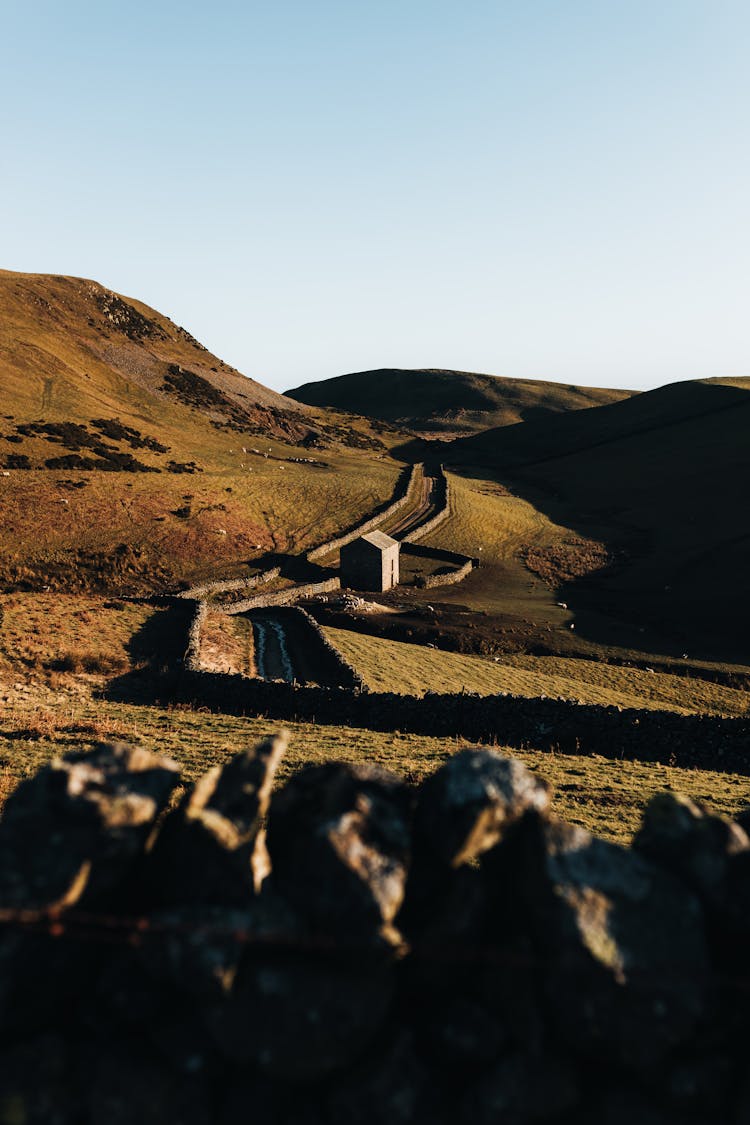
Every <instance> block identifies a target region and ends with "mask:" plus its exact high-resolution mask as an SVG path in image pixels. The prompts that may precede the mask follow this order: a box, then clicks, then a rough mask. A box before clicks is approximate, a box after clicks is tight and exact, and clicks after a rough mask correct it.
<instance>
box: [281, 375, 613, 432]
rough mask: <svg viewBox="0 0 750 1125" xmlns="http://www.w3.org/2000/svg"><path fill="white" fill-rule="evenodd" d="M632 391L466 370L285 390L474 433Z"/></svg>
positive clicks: (417, 425) (305, 398)
mask: <svg viewBox="0 0 750 1125" xmlns="http://www.w3.org/2000/svg"><path fill="white" fill-rule="evenodd" d="M632 393H633V392H632V391H619V390H612V389H606V388H600V387H577V386H568V385H565V384H562V383H546V382H543V381H541V380H537V379H506V378H502V377H501V376H499V375H477V374H475V373H473V372H470V371H440V370H431V369H419V370H413V371H410V370H405V369H401V368H382V369H381V370H378V371H358V372H356V373H354V374H351V375H340V376H338V378H335V379H322V380H320V382H317V383H304V384H303V385H302V386H301V387H295V388H294V389H293V390H290V391H287V392H286V395H287V397H288V398H290V399H292V400H293V401H295V402H300V403H306V404H308V405H310V406H325V407H330V408H332V409H334V410H345V411H350V412H352V413H355V414H363V415H365V417H367V418H380V419H383V420H385V421H387V422H392V423H395V424H398V425H402V426H405V427H407V428H408V429H412V430H418V431H420V432H432V433H436V434H438V433H445V434H455V433H474V432H478V431H480V430H486V429H488V428H490V427H493V426H509V425H512V424H513V423H515V422H522V421H527V420H529V419H532V418H539V417H544V416H547V415H557V414H560V413H562V412H565V411H568V410H581V409H583V408H584V407H589V406H600V405H602V404H604V403H609V402H617V401H619V400H620V399H624V398H627V397H628V396H629V395H631V394H632Z"/></svg>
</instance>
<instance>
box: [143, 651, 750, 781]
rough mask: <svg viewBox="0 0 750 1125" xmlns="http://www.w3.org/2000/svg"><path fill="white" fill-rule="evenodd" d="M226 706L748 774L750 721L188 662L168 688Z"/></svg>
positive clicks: (187, 698)
mask: <svg viewBox="0 0 750 1125" xmlns="http://www.w3.org/2000/svg"><path fill="white" fill-rule="evenodd" d="M170 690H171V691H172V692H173V693H174V694H175V695H176V697H177V698H179V699H180V700H181V701H183V702H188V703H195V704H197V705H207V706H209V707H213V708H215V709H217V710H220V711H227V712H230V713H239V714H247V715H266V716H268V717H269V718H273V719H281V720H283V719H287V720H290V721H291V720H295V719H297V720H300V721H305V722H320V723H331V724H334V725H336V726H351V727H365V728H368V729H371V730H384V731H392V730H398V731H401V732H404V733H411V734H424V735H431V736H436V737H443V736H446V737H455V736H460V737H464V738H470V739H473V740H476V741H479V742H490V743H495V744H499V745H501V746H508V747H516V748H518V749H523V748H524V747H533V748H534V749H537V750H544V751H554V752H559V753H569V754H600V755H602V756H603V757H607V758H612V757H616V758H627V759H635V760H640V761H644V762H662V763H664V764H667V765H676V766H681V767H690V768H693V767H695V768H703V769H712V770H717V769H718V770H727V771H730V772H733V773H739V774H744V775H750V720H748V719H746V718H721V717H719V716H715V715H680V714H676V713H673V712H670V711H651V710H639V709H637V708H632V709H631V708H628V709H625V708H620V707H604V706H600V705H597V704H588V703H575V702H572V701H570V700H566V699H551V698H544V697H541V698H534V699H526V698H522V697H520V696H514V695H509V694H507V695H490V696H482V695H477V694H475V693H473V692H460V693H446V694H438V693H433V692H429V693H428V694H427V695H425V696H423V697H421V698H419V697H416V696H411V695H396V694H393V693H387V692H357V691H351V690H349V689H346V688H318V687H310V686H307V687H306V686H303V685H299V684H286V683H279V682H269V681H265V680H257V679H250V678H248V677H246V676H240V675H225V674H223V673H210V672H200V673H191V672H190V671H189V670H187V669H186V670H185V671H184V672H183V674H182V675H179V676H178V677H177V678H176V679H175V680H174V681H173V682H172V683H171V685H165V687H164V691H165V692H168V691H170Z"/></svg>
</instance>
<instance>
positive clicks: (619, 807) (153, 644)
mask: <svg viewBox="0 0 750 1125" xmlns="http://www.w3.org/2000/svg"><path fill="white" fill-rule="evenodd" d="M0 610H2V621H1V623H0V798H2V797H3V796H7V794H8V793H9V792H11V791H12V788H13V786H14V785H15V784H16V783H17V782H18V780H19V779H21V778H23V777H28V776H29V775H31V774H32V773H34V771H35V770H37V769H38V768H39V767H40V766H41V765H42V764H43V763H44V762H46V761H48V760H49V759H50V758H51V757H52V756H54V755H55V754H61V753H65V752H66V751H68V750H73V749H76V748H78V747H91V746H93V745H95V744H96V743H97V742H99V741H102V740H107V739H120V740H125V741H129V742H136V743H138V744H139V745H142V746H145V747H147V748H149V749H151V750H154V751H158V752H160V753H165V754H168V755H170V756H172V757H174V758H175V759H176V760H177V761H178V762H180V763H181V765H182V766H183V768H184V771H185V777H186V778H187V779H191V778H195V777H196V776H198V775H199V774H200V773H202V772H203V771H205V770H207V769H209V768H210V767H211V766H212V765H214V764H215V763H216V762H219V761H223V760H226V759H227V758H228V757H230V756H231V755H232V754H234V753H237V751H239V750H241V749H242V748H243V747H244V746H247V745H248V744H249V743H251V742H252V741H254V740H255V739H257V738H259V737H261V736H262V735H263V734H265V733H267V732H268V731H269V730H271V729H274V728H275V726H276V725H277V724H273V723H272V724H269V721H268V720H267V719H263V718H241V717H236V716H229V715H221V714H212V713H210V712H208V711H206V710H193V709H191V708H188V707H183V706H179V707H175V706H171V705H168V704H167V705H159V704H157V703H154V702H153V700H152V699H147V698H146V696H144V701H143V702H140V703H139V702H135V701H122V702H121V701H117V700H114V699H107V698H103V697H102V693H103V692H106V691H107V688H108V685H109V684H110V683H111V680H112V677H113V676H114V677H118V676H119V675H121V674H122V673H127V672H128V671H129V670H130V671H132V670H133V669H135V668H141V669H144V668H147V667H148V666H149V665H150V663H152V662H153V661H154V659H155V658H157V657H158V653H159V652H160V651H162V650H163V646H164V639H165V633H166V632H167V631H168V629H169V618H168V613H169V611H168V610H162V609H158V608H156V607H154V606H146V605H135V604H132V603H129V602H126V601H117V600H113V599H105V598H101V597H97V596H96V595H86V596H83V595H79V596H73V595H71V596H68V597H62V596H60V595H53V594H13V595H5V596H1V597H0ZM340 632H341V631H337V632H336V635H337V637H339V635H340ZM348 635H349V636H350V637H352V638H353V635H352V634H348ZM364 640H365V641H367V642H369V641H371V638H364ZM183 643H184V641H183ZM386 644H387V642H386ZM399 648H400V649H401V648H405V649H408V650H410V649H412V648H417V646H399ZM411 655H412V657H414V658H416V657H417V656H423V657H425V658H427V657H429V658H436V659H437V660H438V662H439V663H438V667H441V668H444V667H445V658H446V657H449V656H450V655H451V654H446V653H436V652H434V651H433V650H431V649H428V650H419V649H418V650H417V653H412V654H411ZM457 659H458V660H459V661H465V659H466V658H461V657H458V658H457ZM518 659H519V660H522V658H518ZM157 662H158V661H157ZM388 662H389V657H388V656H387V655H386V656H385V657H384V658H383V660H382V663H383V665H384V667H387V666H388ZM560 663H561V665H562V667H561V668H560V667H558V668H556V672H559V671H561V670H564V669H565V662H560ZM576 664H578V662H576ZM470 666H471V667H474V666H482V667H483V668H484V667H486V668H487V669H488V670H489V673H490V674H493V675H494V674H495V672H496V671H498V670H497V669H496V667H495V666H494V665H493V664H492V663H491V662H486V661H481V660H473V661H470ZM391 667H392V668H393V669H394V671H393V672H392V673H391V674H392V675H395V673H396V670H397V669H396V665H395V664H394V663H392V662H391ZM410 667H412V665H411V663H410V660H408V659H407V660H405V659H403V658H402V659H401V660H400V663H399V665H398V668H400V670H401V673H402V674H405V675H408V674H409V669H410ZM522 672H523V673H524V674H526V675H531V676H532V677H533V675H534V673H533V672H531V673H529V672H528V670H527V669H523V668H521V667H516V668H513V667H512V666H510V665H508V666H507V672H506V671H505V670H503V671H502V674H513V673H515V674H516V675H520V674H521V673H522ZM585 672H586V674H588V675H591V677H592V678H593V679H594V681H595V679H596V676H597V674H598V675H600V676H601V677H608V676H611V675H614V676H615V677H617V676H618V675H619V673H620V672H622V673H623V674H627V676H628V677H630V676H635V675H636V673H635V672H632V671H631V670H615V669H608V668H606V667H602V668H599V669H598V670H597V668H596V667H592V668H587V669H585ZM441 674H442V673H441ZM642 675H643V677H644V678H646V677H648V674H647V673H643V674H642ZM550 678H551V679H553V678H554V673H553V674H552V675H551V676H550ZM651 678H653V677H651ZM673 678H674V677H659V678H658V679H659V680H663V681H666V680H672V679H673ZM139 682H142V684H143V687H144V689H146V691H147V690H148V684H149V680H148V677H147V676H146V678H145V679H144V680H142V681H138V680H136V681H135V686H136V688H137V685H138V683H139ZM649 682H650V680H649ZM601 685H603V686H601ZM430 686H433V687H435V686H437V681H436V680H435V679H434V678H433V682H432V684H431V685H430ZM592 686H593V685H592ZM692 686H693V687H694V686H695V684H694V682H692ZM606 687H607V681H606V680H605V679H602V680H601V682H600V690H604V688H606ZM658 687H659V690H660V691H666V690H667V689H668V687H669V685H667V684H665V683H664V682H661V683H659V684H658ZM678 687H679V685H675V686H674V690H675V691H677V689H678ZM707 687H708V689H710V688H711V685H708V686H707ZM644 690H645V688H644ZM287 725H288V727H289V729H290V730H291V733H292V741H291V746H290V750H289V753H288V755H287V758H286V760H285V762H284V765H283V767H282V771H281V777H282V779H283V778H284V777H288V776H289V775H290V774H291V773H292V772H293V771H294V770H296V769H298V768H300V767H301V766H302V765H305V764H307V763H314V762H323V761H328V760H331V759H339V760H344V761H352V762H374V763H377V764H379V765H382V766H384V767H386V768H388V769H393V770H395V771H397V772H399V773H402V774H404V775H405V776H406V777H408V778H409V779H410V780H412V781H418V780H419V779H421V778H423V777H424V776H426V775H427V774H429V773H430V772H431V771H432V770H434V769H435V768H437V766H438V765H439V764H440V763H441V762H443V761H445V759H446V758H447V757H448V756H449V755H450V754H452V753H454V752H455V751H456V750H457V749H459V748H460V747H461V746H463V745H465V744H466V743H465V740H464V739H461V738H454V739H436V738H428V737H421V736H417V735H402V734H399V733H395V732H394V733H381V732H375V731H368V730H358V729H356V730H355V729H350V728H347V727H336V726H323V725H319V724H310V723H289V724H287ZM514 753H515V756H516V757H519V758H521V759H522V760H523V761H525V762H526V763H527V764H528V765H529V766H530V767H531V768H532V769H534V770H537V771H538V772H539V773H540V774H541V775H542V776H544V777H546V778H547V779H548V780H549V781H550V783H551V784H552V785H553V787H554V789H555V790H556V793H557V797H556V800H555V808H556V809H557V811H558V813H560V815H562V816H565V817H566V818H568V819H570V820H572V821H574V822H576V823H579V824H582V825H584V826H585V827H587V828H589V829H591V830H592V831H595V832H597V833H599V834H601V835H603V836H606V837H607V838H609V839H613V840H620V841H625V840H627V839H628V838H629V837H630V835H631V834H632V832H633V831H634V829H635V828H636V827H637V824H638V820H639V817H640V812H641V809H642V808H643V806H644V804H645V803H646V802H647V801H648V799H649V798H650V797H651V796H652V795H653V794H654V793H655V792H658V791H660V790H662V789H666V788H672V789H675V790H681V791H683V792H686V793H689V794H690V795H691V796H693V797H695V798H697V799H700V800H703V801H706V802H707V803H708V804H710V805H711V806H712V807H714V808H716V809H717V810H718V811H721V812H724V813H727V814H731V813H733V812H736V811H738V810H739V809H741V808H743V807H744V806H745V805H746V804H748V803H750V779H748V778H746V777H738V776H735V775H732V774H726V773H718V772H716V773H714V772H710V771H703V770H682V769H675V768H673V767H669V766H661V765H653V764H644V763H639V762H626V761H611V760H609V759H603V758H599V757H596V756H585V757H584V756H567V755H558V754H549V753H542V752H538V751H534V750H525V751H518V752H516V751H514Z"/></svg>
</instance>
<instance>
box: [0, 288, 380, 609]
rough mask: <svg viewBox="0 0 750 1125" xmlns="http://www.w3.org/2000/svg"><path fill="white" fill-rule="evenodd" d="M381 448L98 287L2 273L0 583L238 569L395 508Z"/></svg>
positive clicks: (145, 584)
mask: <svg viewBox="0 0 750 1125" xmlns="http://www.w3.org/2000/svg"><path fill="white" fill-rule="evenodd" d="M384 440H391V441H392V440H393V436H392V435H391V436H390V437H389V435H385V437H383V436H381V435H380V434H375V433H374V431H373V430H372V427H371V426H370V425H369V423H367V422H366V421H364V420H360V421H354V422H349V421H347V422H345V423H342V422H341V421H340V420H337V419H333V418H329V417H327V416H326V415H325V414H324V413H322V412H321V411H317V410H314V409H311V408H308V407H303V406H300V405H299V404H296V403H293V402H291V400H289V399H286V398H284V397H282V396H281V395H278V394H276V393H275V392H274V391H271V390H269V389H268V388H267V387H264V386H262V384H260V383H257V382H255V381H254V380H252V379H248V378H246V377H245V376H243V375H241V374H240V373H239V372H238V371H235V370H234V369H233V368H231V367H229V366H228V365H227V364H225V363H223V362H222V361H221V360H220V359H218V358H217V357H216V356H214V355H212V354H211V353H210V352H208V351H207V350H206V349H205V348H204V347H203V346H202V345H201V344H200V343H199V342H198V341H197V340H195V339H194V338H193V337H192V336H191V335H190V333H189V332H187V331H186V330H185V329H183V328H180V327H178V326H177V325H176V324H174V323H173V322H172V321H171V320H169V318H168V317H166V316H163V315H162V314H160V313H158V312H156V311H155V310H154V309H151V308H149V307H148V306H147V305H144V304H142V303H141V302H139V301H135V300H132V299H130V298H124V297H121V296H120V295H118V294H117V293H113V292H112V291H111V290H109V289H106V288H104V287H103V286H101V285H99V284H97V283H96V282H93V281H87V280H83V279H80V278H72V277H57V276H47V275H34V274H20V273H11V272H8V271H0V471H1V472H2V476H0V587H3V586H4V587H6V588H8V587H10V588H12V587H19V586H20V587H21V588H24V587H26V588H32V589H39V588H42V587H44V586H49V587H51V588H53V589H58V588H90V587H92V586H93V587H99V588H113V589H121V590H123V591H130V592H137V591H142V590H144V589H163V588H165V587H169V586H171V585H173V584H174V583H175V582H177V581H183V580H190V579H193V578H195V577H203V576H204V575H206V574H211V575H213V574H214V573H216V572H218V573H219V574H221V573H223V572H226V571H228V572H230V573H235V571H237V570H239V573H244V572H245V571H246V569H247V567H248V566H252V563H253V560H254V559H255V558H257V557H259V556H260V555H262V554H263V553H264V552H266V551H269V550H292V551H295V550H303V549H304V548H305V547H307V546H312V545H313V544H314V543H316V542H319V541H320V539H321V538H323V537H324V536H325V535H327V534H334V533H335V532H336V531H338V530H339V529H340V528H341V527H344V526H348V525H349V524H350V523H352V522H354V521H356V520H357V519H359V518H360V517H361V516H363V515H364V514H366V513H368V512H369V511H371V509H372V508H373V507H374V506H376V505H378V504H380V503H382V502H383V501H384V500H385V499H387V498H388V496H389V495H390V492H391V489H392V487H393V484H394V482H395V480H396V478H397V476H398V472H399V466H398V465H396V464H394V463H392V462H389V461H388V459H387V457H385V456H384V454H385V450H386V447H385V445H384Z"/></svg>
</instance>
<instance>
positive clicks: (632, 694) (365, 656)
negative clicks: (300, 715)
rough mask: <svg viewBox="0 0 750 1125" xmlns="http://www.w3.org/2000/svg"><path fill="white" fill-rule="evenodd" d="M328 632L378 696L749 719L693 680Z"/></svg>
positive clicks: (741, 695)
mask: <svg viewBox="0 0 750 1125" xmlns="http://www.w3.org/2000/svg"><path fill="white" fill-rule="evenodd" d="M325 632H326V634H327V636H328V637H329V639H330V640H331V642H332V643H333V644H334V645H335V646H336V648H337V649H338V650H339V652H341V653H342V655H343V656H344V657H346V659H347V660H348V661H349V662H350V663H351V664H353V665H354V667H355V668H356V669H357V671H358V672H359V673H360V674H361V675H362V676H363V677H364V679H365V682H366V684H367V686H368V687H369V688H370V689H371V690H373V691H392V692H398V693H399V694H402V695H424V693H425V692H426V691H444V692H452V691H476V692H479V693H480V694H481V695H492V694H494V693H496V692H509V693H510V694H511V695H520V696H525V697H527V698H534V697H536V696H541V695H546V696H549V697H559V698H562V699H572V700H577V701H578V702H580V703H600V704H604V705H607V706H616V707H645V708H649V709H654V710H662V711H663V710H667V711H676V712H681V713H688V712H703V713H705V714H716V715H745V714H747V713H748V710H749V709H750V694H749V693H748V692H745V691H739V690H734V689H732V688H728V687H723V686H721V685H719V684H714V683H710V682H708V681H706V680H700V679H695V678H689V679H688V678H686V677H682V676H675V675H669V674H663V673H657V672H647V671H643V670H641V669H638V668H620V667H616V666H613V665H608V664H600V663H596V662H595V661H587V660H572V659H560V658H549V657H534V656H517V657H513V656H509V657H507V658H506V657H502V658H499V657H498V658H495V659H492V658H488V657H480V656H464V655H462V654H460V653H454V652H443V651H441V650H439V649H433V648H426V647H424V646H423V645H413V644H406V643H404V642H402V641H393V640H388V639H385V638H383V637H374V636H369V635H367V634H363V633H358V632H353V631H350V630H347V629H332V628H326V630H325Z"/></svg>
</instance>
